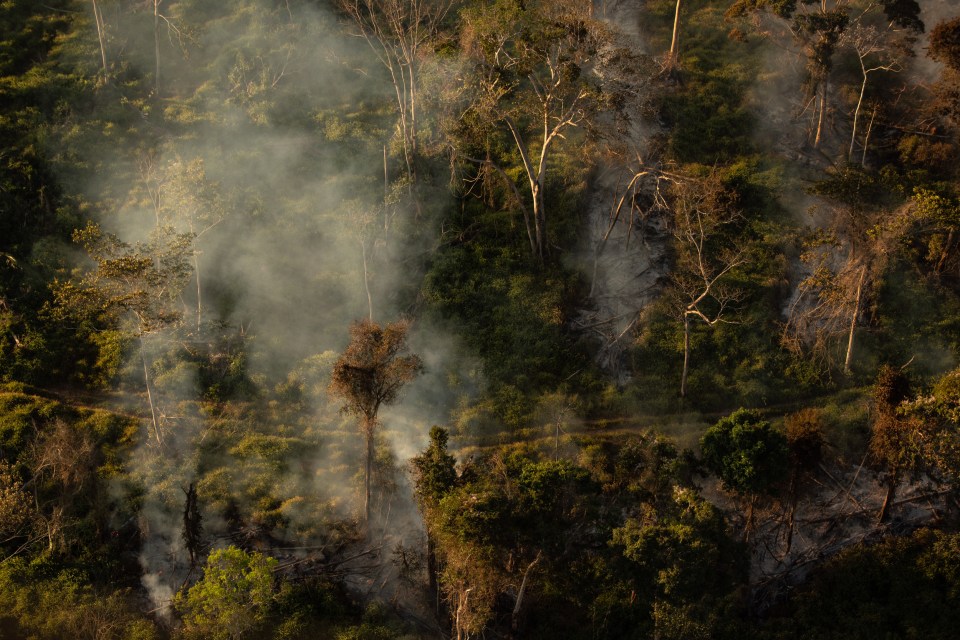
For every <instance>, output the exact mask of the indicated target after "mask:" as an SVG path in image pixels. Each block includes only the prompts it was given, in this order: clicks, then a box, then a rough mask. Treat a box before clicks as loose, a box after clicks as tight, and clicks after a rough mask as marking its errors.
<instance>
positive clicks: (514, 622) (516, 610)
mask: <svg viewBox="0 0 960 640" xmlns="http://www.w3.org/2000/svg"><path fill="white" fill-rule="evenodd" d="M542 555H543V551H537V557H536V558H534V559H533V562H531V563H530V564H529V565H527V569H526V571H524V572H523V580H522V581H521V582H520V589H519V590H518V591H517V602H516V604H515V605H514V607H513V613H512V614H511V616H510V627H511V628H512V630H513V632H514V633H516V632H517V630H518V629H519V628H520V611H521V608H522V607H523V596H524V595H525V594H526V593H527V583H528V582H529V580H530V572H531V571H533V568H534V567H535V566H537V563H538V562H540V557H541V556H542Z"/></svg>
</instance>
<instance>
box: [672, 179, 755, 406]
mask: <svg viewBox="0 0 960 640" xmlns="http://www.w3.org/2000/svg"><path fill="white" fill-rule="evenodd" d="M672 200H673V209H674V230H673V234H674V239H675V247H676V255H677V261H676V265H675V268H674V272H673V276H672V278H673V289H674V295H675V296H676V300H677V306H678V311H679V315H680V320H681V322H682V323H683V372H682V374H681V376H680V397H681V398H682V397H686V394H687V374H688V373H689V369H690V332H691V328H692V327H691V323H692V322H694V321H698V320H699V321H700V322H703V323H704V324H706V325H707V326H708V327H713V326H715V325H717V324H718V323H721V322H731V321H732V320H731V312H732V311H733V305H734V304H736V303H737V302H738V301H740V300H741V298H742V297H743V296H742V292H741V291H740V290H739V289H737V288H736V287H734V286H732V285H731V284H730V282H729V280H730V274H731V272H732V271H733V270H734V269H736V268H737V267H739V266H740V265H742V264H743V263H744V262H746V254H745V253H744V251H743V249H742V248H739V247H737V246H735V245H733V244H731V243H730V242H728V241H727V240H726V238H725V237H724V227H726V226H728V225H730V224H732V223H734V222H735V221H736V220H738V219H739V217H740V214H739V212H738V211H737V210H736V209H735V208H734V206H733V204H732V200H731V196H730V194H729V193H728V192H727V191H726V190H725V189H724V188H723V186H722V185H721V184H720V181H719V179H718V178H717V177H716V176H715V175H711V176H708V177H707V178H703V179H690V180H685V181H682V182H677V183H675V184H674V185H673V197H672Z"/></svg>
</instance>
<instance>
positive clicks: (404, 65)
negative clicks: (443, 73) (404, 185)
mask: <svg viewBox="0 0 960 640" xmlns="http://www.w3.org/2000/svg"><path fill="white" fill-rule="evenodd" d="M337 3H338V5H339V6H340V9H341V10H342V11H343V12H344V13H346V14H347V15H348V16H349V17H350V19H351V20H352V21H353V24H354V25H355V26H356V28H357V35H359V36H361V37H362V38H363V39H364V40H366V42H367V44H369V45H370V49H371V50H372V51H373V53H374V55H375V56H376V58H377V60H379V61H380V64H382V65H383V67H384V68H385V69H386V70H387V73H388V74H389V75H390V81H391V83H392V84H393V90H394V95H395V98H396V103H397V112H398V114H399V116H400V138H401V142H402V144H403V157H404V161H405V163H406V168H407V176H408V177H409V178H410V180H411V182H412V181H413V180H414V178H415V171H416V168H415V163H414V160H415V158H416V156H417V153H418V149H417V147H418V141H417V139H418V123H417V111H418V109H419V96H418V93H419V88H420V69H421V65H422V64H423V61H424V57H425V55H426V49H427V46H426V45H428V44H429V43H430V42H431V41H432V40H433V39H434V38H435V37H436V35H437V33H438V32H439V30H440V28H441V25H442V24H443V21H444V19H445V18H446V17H447V14H448V13H449V12H450V8H451V6H452V5H453V0H337Z"/></svg>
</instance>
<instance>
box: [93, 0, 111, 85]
mask: <svg viewBox="0 0 960 640" xmlns="http://www.w3.org/2000/svg"><path fill="white" fill-rule="evenodd" d="M91 2H92V3H93V22H94V24H95V25H96V26H97V39H98V40H99V41H100V61H101V63H102V64H103V77H104V78H106V77H107V42H106V33H105V32H104V31H105V28H106V26H105V25H104V22H103V13H102V12H101V11H100V6H99V5H98V4H97V0H91Z"/></svg>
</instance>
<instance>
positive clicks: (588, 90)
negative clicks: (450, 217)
mask: <svg viewBox="0 0 960 640" xmlns="http://www.w3.org/2000/svg"><path fill="white" fill-rule="evenodd" d="M589 5H590V3H581V2H575V1H573V0H539V1H535V2H525V3H521V2H518V1H517V0H500V1H499V2H494V3H479V4H477V5H476V6H474V7H473V8H472V9H471V10H470V11H465V12H464V20H465V25H464V28H463V34H464V41H463V47H464V49H465V51H467V53H468V55H470V57H471V58H472V59H473V60H474V61H475V68H476V73H475V75H474V77H473V83H474V89H475V95H474V98H473V105H472V109H473V111H474V112H475V114H474V115H475V120H476V121H478V122H481V123H487V124H489V123H499V124H501V125H502V126H505V127H506V129H507V131H508V132H509V134H510V138H511V139H512V142H513V144H514V146H515V148H516V150H517V152H518V153H519V155H520V158H521V161H522V165H523V171H524V176H525V178H526V182H527V187H528V189H529V205H530V206H529V207H528V206H526V205H525V204H523V203H522V201H521V203H520V207H521V210H522V212H523V214H524V222H525V225H526V229H527V236H528V239H529V240H530V245H531V250H532V251H533V253H534V255H535V256H536V257H537V259H539V260H543V258H544V255H545V254H546V253H547V250H548V246H547V212H546V205H545V202H544V193H545V189H546V182H547V174H548V171H549V161H550V159H551V158H552V157H553V151H554V147H555V145H556V144H557V143H558V142H559V141H560V140H563V139H564V138H565V136H566V135H567V134H568V133H569V132H570V131H571V130H573V129H576V128H577V127H580V126H582V125H584V124H586V123H588V122H589V121H590V118H591V116H592V115H593V114H594V113H595V112H596V109H597V106H598V101H597V99H596V98H598V90H597V85H596V82H595V80H596V78H593V77H592V75H593V74H592V73H591V71H592V66H593V64H594V62H595V59H596V56H597V52H598V50H599V48H600V46H601V45H602V44H603V43H604V42H607V41H608V34H607V31H606V29H605V28H604V26H603V25H602V23H600V22H599V21H596V20H594V19H593V18H592V17H591V10H590V6H589ZM484 162H487V163H489V162H491V160H490V158H489V157H488V158H487V159H486V160H484ZM498 173H499V174H500V175H502V176H505V175H506V174H505V172H504V171H503V170H499V171H498Z"/></svg>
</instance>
